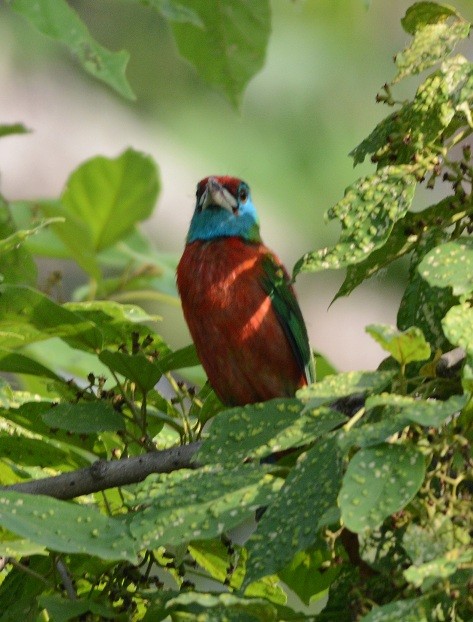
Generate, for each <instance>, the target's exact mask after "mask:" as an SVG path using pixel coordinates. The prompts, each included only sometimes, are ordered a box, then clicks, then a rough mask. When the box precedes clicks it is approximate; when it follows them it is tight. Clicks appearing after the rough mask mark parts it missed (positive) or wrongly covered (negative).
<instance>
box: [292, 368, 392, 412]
mask: <svg viewBox="0 0 473 622" xmlns="http://www.w3.org/2000/svg"><path fill="white" fill-rule="evenodd" d="M394 373H395V372H393V371H350V372H343V373H341V374H334V375H329V376H325V378H324V379H323V380H321V381H320V382H317V383H315V384H312V385H310V386H308V387H304V388H303V389H300V390H299V391H298V392H297V396H298V398H299V399H301V400H303V401H305V402H307V403H306V408H317V407H318V406H321V405H322V404H326V403H327V402H333V401H335V400H337V399H339V398H341V397H346V396H348V395H354V394H357V393H360V394H365V393H378V392H380V391H382V390H383V389H385V388H386V386H387V385H389V383H390V382H391V380H392V379H393V378H394Z"/></svg>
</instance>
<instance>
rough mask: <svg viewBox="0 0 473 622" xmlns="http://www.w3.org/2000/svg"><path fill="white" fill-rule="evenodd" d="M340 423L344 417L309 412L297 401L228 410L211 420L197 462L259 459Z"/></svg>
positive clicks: (326, 410) (325, 411)
mask: <svg viewBox="0 0 473 622" xmlns="http://www.w3.org/2000/svg"><path fill="white" fill-rule="evenodd" d="M303 411H304V412H303ZM344 421H346V417H345V416H344V415H343V414H341V413H339V412H337V411H334V410H330V409H329V408H320V409H318V410H309V409H306V408H305V406H304V404H303V403H302V402H301V401H299V400H297V399H283V398H280V399H274V400H270V401H268V402H264V403H262V404H250V405H248V406H243V407H237V408H232V409H231V410H226V411H224V412H222V413H220V414H219V415H217V416H216V417H215V419H214V420H213V422H212V428H211V430H210V433H209V435H208V438H207V439H206V440H205V441H204V443H203V445H202V447H201V449H200V450H199V453H198V458H197V460H198V461H199V462H203V463H221V464H226V465H229V464H230V465H237V464H239V463H242V462H243V461H244V460H246V459H247V458H250V457H251V458H253V459H257V458H259V459H261V458H264V457H265V456H268V455H269V454H271V453H274V452H278V451H284V450H285V449H288V448H290V447H297V446H299V445H306V444H307V443H310V442H312V441H313V440H314V439H316V438H318V437H319V436H320V435H322V434H324V433H326V432H329V431H331V430H333V429H334V428H335V427H337V426H338V425H340V424H341V423H343V422H344Z"/></svg>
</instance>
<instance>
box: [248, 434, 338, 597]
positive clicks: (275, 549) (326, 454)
mask: <svg viewBox="0 0 473 622" xmlns="http://www.w3.org/2000/svg"><path fill="white" fill-rule="evenodd" d="M341 469H342V461H341V453H340V451H339V449H338V447H337V443H336V438H335V436H333V435H329V436H328V437H325V438H324V439H322V440H320V441H319V442H317V443H316V445H315V446H314V447H313V448H312V449H311V450H309V451H308V452H307V453H305V454H303V455H302V456H301V457H300V459H299V461H298V463H297V465H296V466H295V468H294V469H292V471H291V472H290V474H289V475H288V477H287V479H286V482H285V484H284V487H283V488H282V489H281V492H280V494H279V495H278V496H277V497H276V499H275V500H274V502H273V503H272V504H271V505H270V506H269V507H268V509H267V510H266V512H265V513H264V514H263V516H262V518H261V520H260V522H259V523H258V527H257V529H256V531H255V533H254V534H253V535H252V536H251V538H250V539H249V540H248V542H247V549H248V562H247V575H246V578H245V581H244V586H245V585H248V584H249V583H251V582H252V581H255V580H256V579H259V578H260V577H263V576H266V575H270V574H274V573H275V572H278V571H279V570H281V569H282V568H284V567H285V566H286V565H287V564H288V563H289V562H290V561H291V559H292V558H293V557H294V555H295V554H296V552H297V551H300V550H302V549H305V548H307V547H309V546H311V545H312V544H313V543H314V542H315V540H316V538H317V534H318V530H319V528H320V526H321V524H322V523H323V520H324V516H325V515H326V514H327V513H328V511H329V510H331V509H332V508H333V507H334V506H335V505H336V499H337V494H338V491H339V489H340V481H341V476H342V471H341ZM335 520H336V517H335Z"/></svg>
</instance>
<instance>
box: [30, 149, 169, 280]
mask: <svg viewBox="0 0 473 622" xmlns="http://www.w3.org/2000/svg"><path fill="white" fill-rule="evenodd" d="M158 191H159V180H158V173H157V170H156V165H155V163H154V162H153V160H152V159H151V157H149V156H146V155H144V154H142V153H140V152H138V151H134V150H133V149H127V150H126V151H124V152H123V153H122V154H121V155H120V156H118V157H117V158H106V157H104V156H97V157H95V158H92V159H90V160H87V161H86V162H84V163H83V164H81V165H80V166H79V167H78V168H77V169H76V170H75V171H74V172H73V173H72V174H71V175H70V177H69V179H68V181H67V183H66V186H65V189H64V192H63V194H62V197H61V201H60V202H59V201H56V202H54V201H43V202H40V203H39V207H40V209H41V210H42V211H43V213H45V214H46V215H47V216H61V217H63V218H64V219H65V222H64V223H63V224H61V225H55V226H54V231H55V233H56V235H57V236H58V237H59V238H60V239H61V241H62V242H63V243H64V245H65V246H66V247H67V248H68V250H69V253H70V256H71V257H72V258H73V259H75V261H76V262H77V263H78V264H79V266H81V268H83V270H85V271H86V272H87V273H88V274H90V275H91V276H93V277H94V278H95V279H97V280H100V279H101V271H100V267H99V261H98V257H97V253H98V252H100V251H101V250H103V249H106V248H109V247H110V246H111V245H112V244H114V243H116V242H117V241H119V240H120V239H121V238H123V237H125V236H126V235H128V234H129V233H130V232H131V231H132V228H133V226H134V225H135V224H136V223H137V222H139V221H141V220H144V219H145V218H148V216H150V214H151V212H152V210H153V207H154V204H155V202H156V198H157V195H158Z"/></svg>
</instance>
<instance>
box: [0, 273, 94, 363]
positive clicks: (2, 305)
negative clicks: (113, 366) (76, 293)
mask: <svg viewBox="0 0 473 622" xmlns="http://www.w3.org/2000/svg"><path fill="white" fill-rule="evenodd" d="M50 337H61V338H62V339H65V340H67V341H69V342H70V343H73V344H74V345H75V346H76V347H78V348H80V349H86V350H93V351H96V350H97V349H100V347H101V345H102V334H101V332H100V331H99V329H98V328H97V327H96V326H95V325H94V324H93V323H92V322H89V321H88V320H86V319H83V318H81V317H80V316H79V315H77V314H76V313H73V312H72V311H69V310H68V309H66V308H64V307H63V306H61V305H58V304H57V303H55V302H53V301H52V300H51V299H50V298H48V297H47V296H45V295H44V294H41V293H40V292H38V291H36V290H34V289H30V288H29V287H22V286H16V285H2V286H1V287H0V346H1V347H2V348H5V349H9V348H18V347H22V346H25V345H27V344H29V343H34V342H35V341H42V340H44V339H49V338H50Z"/></svg>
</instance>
